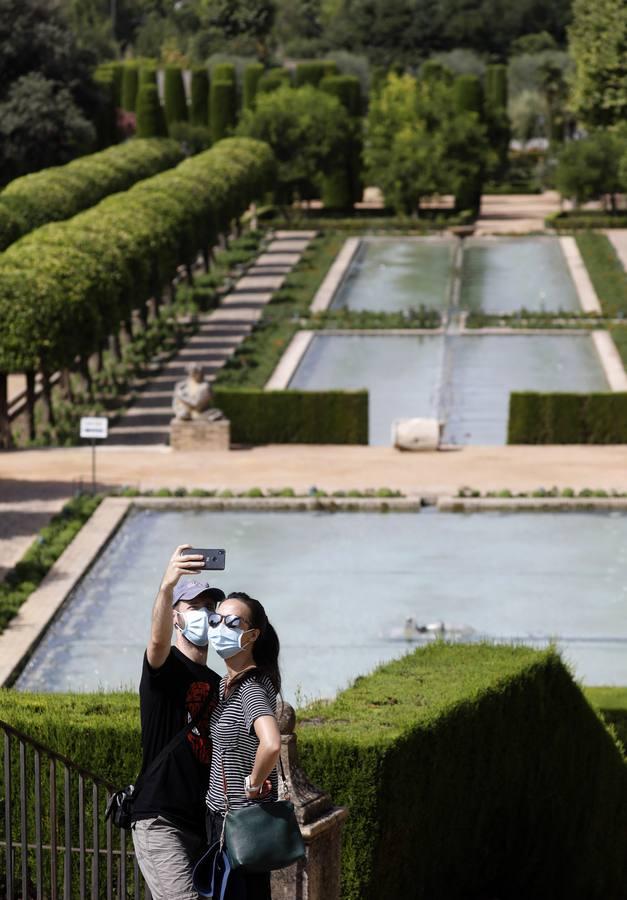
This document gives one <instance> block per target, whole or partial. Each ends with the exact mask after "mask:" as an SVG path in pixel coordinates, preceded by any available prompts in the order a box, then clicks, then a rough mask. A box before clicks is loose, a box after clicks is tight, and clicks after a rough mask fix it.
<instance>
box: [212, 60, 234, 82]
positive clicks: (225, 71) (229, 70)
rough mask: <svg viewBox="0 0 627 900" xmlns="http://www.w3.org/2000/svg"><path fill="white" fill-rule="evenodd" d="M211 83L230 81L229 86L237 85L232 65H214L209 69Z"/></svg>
mask: <svg viewBox="0 0 627 900" xmlns="http://www.w3.org/2000/svg"><path fill="white" fill-rule="evenodd" d="M211 80H212V81H230V82H231V84H234V85H237V73H236V71H235V64H234V63H228V62H227V63H216V64H215V65H214V66H212V68H211Z"/></svg>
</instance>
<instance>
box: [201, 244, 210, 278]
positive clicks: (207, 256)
mask: <svg viewBox="0 0 627 900" xmlns="http://www.w3.org/2000/svg"><path fill="white" fill-rule="evenodd" d="M210 259H211V248H210V247H205V249H204V250H203V251H202V261H203V263H204V267H205V274H206V273H207V272H208V271H209V262H210Z"/></svg>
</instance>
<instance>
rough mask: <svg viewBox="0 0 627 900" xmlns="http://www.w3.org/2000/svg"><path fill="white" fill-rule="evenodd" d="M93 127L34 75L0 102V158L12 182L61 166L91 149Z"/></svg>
mask: <svg viewBox="0 0 627 900" xmlns="http://www.w3.org/2000/svg"><path fill="white" fill-rule="evenodd" d="M94 139H95V129H94V127H93V125H92V124H91V123H90V122H88V121H87V119H85V117H84V116H82V115H81V113H80V111H79V110H78V108H77V106H76V104H75V103H74V102H73V101H72V95H71V93H70V91H69V90H68V89H67V88H65V87H59V86H58V85H56V84H55V82H53V81H50V80H48V79H47V78H44V77H43V75H40V74H39V73H37V72H31V73H30V74H29V75H23V76H22V77H21V78H19V79H18V80H17V81H15V82H13V84H12V85H11V88H10V90H9V92H8V94H7V95H6V97H5V99H4V102H3V103H0V155H1V157H2V160H3V163H4V172H5V173H7V174H9V173H10V176H12V177H13V178H15V177H17V176H18V175H25V174H26V173H27V172H33V171H35V170H37V169H43V168H44V167H46V166H49V165H50V162H51V158H52V160H54V162H55V163H57V164H60V163H65V162H69V160H71V159H73V158H74V157H75V156H77V155H79V154H80V153H81V152H85V151H87V150H89V149H90V148H91V146H92V145H93V143H94Z"/></svg>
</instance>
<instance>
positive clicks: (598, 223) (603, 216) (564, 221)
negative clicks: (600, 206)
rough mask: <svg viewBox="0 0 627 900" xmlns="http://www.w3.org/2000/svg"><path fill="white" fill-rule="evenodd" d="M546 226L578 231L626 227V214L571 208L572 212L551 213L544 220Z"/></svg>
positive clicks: (558, 229) (557, 229)
mask: <svg viewBox="0 0 627 900" xmlns="http://www.w3.org/2000/svg"><path fill="white" fill-rule="evenodd" d="M544 224H545V225H546V227H547V228H555V229H556V231H578V230H580V229H582V230H584V231H585V230H587V229H589V228H627V214H625V213H623V212H619V213H604V212H598V211H596V210H584V209H580V210H573V211H572V212H570V211H569V212H560V213H552V214H551V215H550V216H547V217H546V219H545V220H544Z"/></svg>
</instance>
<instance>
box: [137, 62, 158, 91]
mask: <svg viewBox="0 0 627 900" xmlns="http://www.w3.org/2000/svg"><path fill="white" fill-rule="evenodd" d="M145 84H154V85H155V87H157V86H158V81H157V66H156V64H155V63H147V64H146V65H143V66H142V67H141V68H140V70H139V81H138V84H137V90H138V91H140V90H141V89H142V88H143V86H144V85H145Z"/></svg>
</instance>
